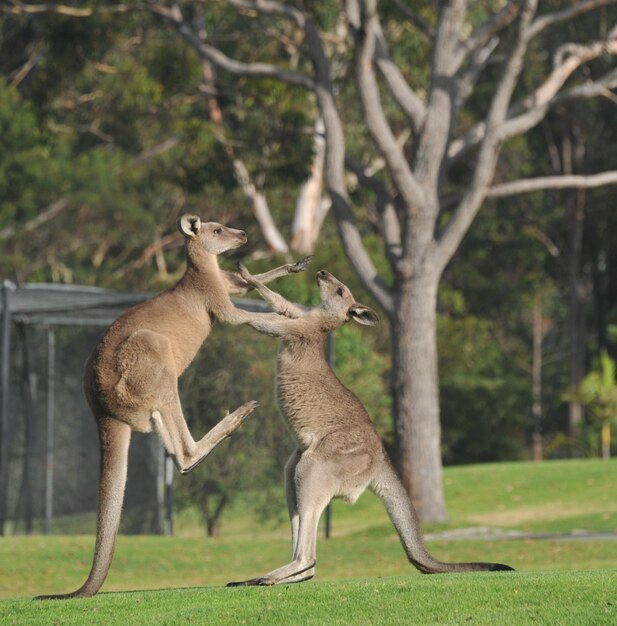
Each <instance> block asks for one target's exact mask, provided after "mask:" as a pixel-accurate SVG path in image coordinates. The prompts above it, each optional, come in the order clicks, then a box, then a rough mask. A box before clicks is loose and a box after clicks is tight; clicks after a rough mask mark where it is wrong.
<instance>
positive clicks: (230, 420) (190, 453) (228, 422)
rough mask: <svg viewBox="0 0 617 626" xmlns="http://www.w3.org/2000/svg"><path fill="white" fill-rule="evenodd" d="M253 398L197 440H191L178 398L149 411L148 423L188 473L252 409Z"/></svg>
mask: <svg viewBox="0 0 617 626" xmlns="http://www.w3.org/2000/svg"><path fill="white" fill-rule="evenodd" d="M256 407H257V402H255V401H250V402H246V403H245V404H243V405H242V406H240V407H239V408H238V409H236V410H235V411H234V412H233V413H230V414H228V415H226V416H225V417H224V418H223V419H222V420H221V421H220V422H219V423H218V424H216V426H214V428H212V429H211V430H210V431H208V432H207V433H206V434H205V435H204V436H203V437H202V438H201V439H200V440H199V441H195V440H194V439H193V437H192V436H191V433H190V431H189V429H188V426H187V425H186V420H185V419H184V415H183V413H182V406H181V405H180V398H179V397H177V396H176V398H175V399H174V401H173V402H171V403H169V404H167V405H166V406H163V407H162V408H161V409H160V410H158V409H157V410H154V411H152V414H151V420H152V427H153V429H154V430H155V431H156V432H157V433H158V435H159V436H160V437H161V439H162V441H163V445H164V446H165V449H166V450H167V452H168V453H169V454H170V455H171V456H172V458H173V459H174V462H175V464H176V466H177V467H178V469H179V470H180V473H181V474H188V473H189V472H190V471H191V470H192V469H193V468H195V467H196V466H197V465H199V463H201V461H203V460H204V459H205V458H206V457H207V456H208V454H210V452H212V450H213V449H214V448H215V447H216V446H217V445H218V444H219V443H221V441H223V440H224V439H227V437H229V436H230V435H231V434H232V433H233V432H234V431H235V430H237V429H238V428H239V427H240V426H241V425H242V424H243V422H244V420H245V419H246V418H247V417H248V416H249V415H250V414H251V413H252V412H253V411H254V410H255V408H256Z"/></svg>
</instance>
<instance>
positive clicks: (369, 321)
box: [347, 302, 379, 326]
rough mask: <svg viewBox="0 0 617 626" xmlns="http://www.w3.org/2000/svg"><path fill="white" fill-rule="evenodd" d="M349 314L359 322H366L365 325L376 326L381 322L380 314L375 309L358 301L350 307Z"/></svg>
mask: <svg viewBox="0 0 617 626" xmlns="http://www.w3.org/2000/svg"><path fill="white" fill-rule="evenodd" d="M347 314H348V315H349V317H351V318H352V319H354V320H355V321H356V322H358V324H364V325H365V326H375V324H377V323H378V322H379V315H377V313H375V311H373V309H371V308H369V307H367V306H364V305H363V304H358V303H357V302H354V303H353V304H352V305H351V306H350V307H349V309H348V310H347Z"/></svg>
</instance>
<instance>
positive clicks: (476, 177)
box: [434, 0, 538, 270]
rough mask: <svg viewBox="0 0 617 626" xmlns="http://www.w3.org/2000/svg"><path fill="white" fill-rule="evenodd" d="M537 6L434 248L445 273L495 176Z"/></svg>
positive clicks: (522, 24)
mask: <svg viewBox="0 0 617 626" xmlns="http://www.w3.org/2000/svg"><path fill="white" fill-rule="evenodd" d="M537 3H538V0H526V2H525V4H524V6H523V8H522V10H521V15H520V19H519V27H518V33H517V37H516V41H515V43H514V47H513V49H512V52H511V54H510V56H509V58H508V60H507V62H506V64H505V67H504V72H503V75H502V78H501V81H500V82H499V84H498V85H497V89H496V90H495V94H494V96H493V100H492V102H491V107H490V109H489V112H488V115H487V122H486V132H485V134H484V138H483V140H482V144H481V147H480V152H479V154H478V159H477V161H476V165H475V169H474V173H473V177H472V180H471V184H470V185H469V187H468V189H467V191H466V193H465V195H464V196H463V199H462V200H461V202H460V204H459V205H458V207H457V208H456V209H455V211H454V213H453V215H452V217H451V218H450V221H449V222H448V224H447V225H446V227H445V229H444V231H443V234H442V236H441V238H440V239H439V240H438V241H437V243H436V246H435V248H434V256H435V262H436V263H437V264H438V265H439V267H440V268H441V269H442V270H443V268H445V266H446V265H447V263H448V262H449V260H450V259H451V258H452V255H453V254H454V252H455V251H456V249H457V248H458V246H459V245H460V242H461V241H462V239H463V237H464V236H465V234H466V233H467V231H468V230H469V226H470V225H471V222H472V221H473V219H474V218H475V216H476V214H477V213H478V210H479V209H480V206H481V205H482V201H483V200H484V198H485V197H486V192H487V189H488V186H489V184H490V182H491V180H492V178H493V176H494V173H495V167H496V165H497V155H498V153H499V148H500V146H501V137H500V134H499V127H500V125H501V124H502V123H503V121H504V119H505V118H506V115H507V112H508V108H509V104H510V100H511V98H512V94H513V92H514V88H515V87H516V84H517V82H518V78H519V76H520V73H521V71H522V69H523V59H524V57H525V52H526V50H527V45H528V42H529V33H530V30H529V29H530V24H531V20H532V19H533V17H534V15H535V12H536V10H537Z"/></svg>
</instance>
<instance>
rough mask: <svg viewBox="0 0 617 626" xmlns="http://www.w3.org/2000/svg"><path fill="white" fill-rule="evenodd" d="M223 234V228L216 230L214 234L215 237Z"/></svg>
mask: <svg viewBox="0 0 617 626" xmlns="http://www.w3.org/2000/svg"><path fill="white" fill-rule="evenodd" d="M222 232H223V229H222V228H215V229H214V234H215V235H220V234H221V233H222Z"/></svg>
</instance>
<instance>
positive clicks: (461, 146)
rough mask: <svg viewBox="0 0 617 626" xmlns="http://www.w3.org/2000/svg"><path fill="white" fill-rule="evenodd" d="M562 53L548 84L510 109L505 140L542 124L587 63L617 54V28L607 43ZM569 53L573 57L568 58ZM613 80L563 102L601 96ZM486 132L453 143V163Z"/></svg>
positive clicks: (480, 127)
mask: <svg viewBox="0 0 617 626" xmlns="http://www.w3.org/2000/svg"><path fill="white" fill-rule="evenodd" d="M560 51H561V52H559V51H558V53H557V54H556V55H555V56H556V61H557V64H556V65H555V66H554V67H553V70H552V72H551V73H550V75H549V76H548V77H547V78H546V80H545V81H544V82H543V83H542V84H541V85H539V86H538V87H537V88H536V89H535V91H534V92H533V93H531V94H529V95H528V96H526V97H525V98H524V99H523V100H521V101H520V102H517V103H516V104H514V105H513V106H512V107H511V108H510V110H509V111H508V115H507V116H506V119H505V120H504V123H503V126H502V128H501V129H500V134H501V137H502V138H507V137H512V136H514V135H516V134H520V133H522V132H525V131H526V130H529V129H530V128H532V127H533V126H535V125H536V124H537V123H538V122H540V120H541V119H542V118H543V117H544V115H545V114H546V112H547V111H548V109H549V108H550V107H551V106H552V105H553V104H555V101H554V99H555V98H556V94H558V92H559V90H560V89H561V88H562V87H563V85H564V83H565V82H566V80H567V79H568V78H569V77H570V76H571V75H572V74H573V73H574V72H575V71H576V70H577V69H578V68H579V67H580V66H581V65H582V64H583V63H587V62H589V61H591V60H593V59H596V58H598V57H600V56H602V55H603V54H617V27H616V28H614V29H613V30H612V31H611V33H610V34H609V38H608V39H607V40H606V41H596V42H593V43H592V44H589V45H587V46H581V45H572V44H565V45H564V46H561V47H560ZM567 52H569V54H566V53H567ZM612 80H613V76H612V73H609V74H607V75H606V76H605V77H603V78H602V79H599V81H597V82H598V88H597V89H594V88H593V87H592V85H593V84H594V83H588V84H587V86H586V88H585V89H582V88H573V89H571V90H569V92H564V94H562V95H561V100H564V99H566V98H573V97H583V96H584V95H585V94H590V95H597V93H600V92H601V90H602V89H607V88H609V87H608V85H610V84H612ZM566 94H567V95H566ZM486 128H487V125H486V122H480V123H479V124H476V126H474V127H473V128H471V129H470V130H469V131H467V132H466V133H465V134H464V135H463V136H462V137H459V138H457V139H455V140H454V141H452V142H451V144H450V147H449V149H448V157H449V158H450V159H452V160H454V159H457V158H459V157H460V156H462V155H463V154H464V153H466V152H467V151H469V150H470V149H471V148H473V147H474V146H475V145H477V144H478V143H479V142H480V141H481V140H482V139H483V138H484V136H485V133H486Z"/></svg>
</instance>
